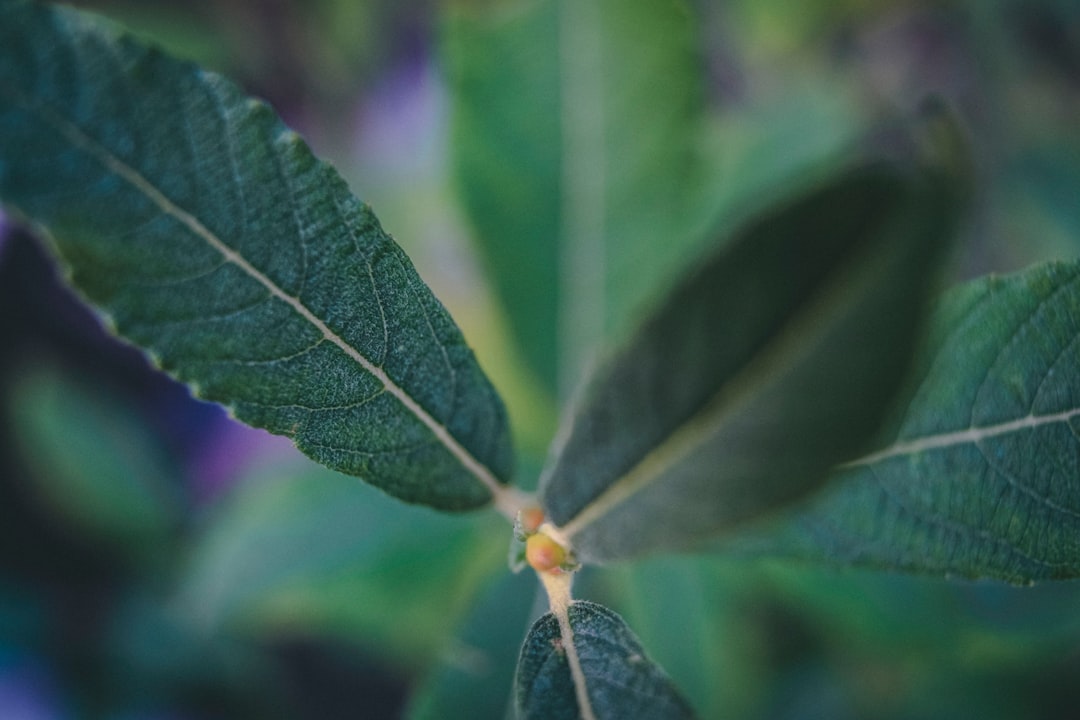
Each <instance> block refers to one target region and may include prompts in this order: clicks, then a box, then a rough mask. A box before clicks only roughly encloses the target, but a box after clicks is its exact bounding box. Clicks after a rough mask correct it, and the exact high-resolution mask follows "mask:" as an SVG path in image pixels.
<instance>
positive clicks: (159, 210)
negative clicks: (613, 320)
mask: <svg viewBox="0 0 1080 720" xmlns="http://www.w3.org/2000/svg"><path fill="white" fill-rule="evenodd" d="M4 12H5V22H4V30H3V34H4V47H5V48H6V50H5V53H4V55H3V59H2V60H0V62H2V65H0V125H2V126H3V129H4V131H5V132H4V133H3V135H4V140H3V141H0V158H2V160H0V197H2V198H3V199H4V201H5V203H6V204H7V205H8V206H9V207H11V208H13V209H15V210H17V211H18V212H19V213H20V214H21V215H23V216H25V217H27V218H30V219H32V220H33V221H34V222H36V223H38V224H39V225H40V226H42V227H43V228H44V229H45V230H46V231H47V232H48V234H49V235H50V236H51V239H52V240H53V242H54V244H55V246H56V247H57V249H58V250H59V253H60V255H61V256H62V257H63V259H64V261H65V262H66V263H67V265H68V266H69V267H70V270H71V274H72V280H73V282H74V283H75V285H76V286H77V287H78V288H79V289H80V290H81V292H83V293H84V294H85V295H86V296H87V297H89V298H90V299H91V300H93V301H94V302H96V303H98V304H99V305H100V306H101V307H102V308H103V309H104V310H105V311H106V312H107V313H109V315H110V317H111V319H112V320H113V322H114V323H115V325H116V327H117V329H118V330H119V332H120V333H121V334H122V335H124V336H125V337H127V338H128V339H129V340H131V341H133V342H135V343H136V344H139V345H141V346H143V347H145V348H147V349H148V350H149V351H150V352H151V353H152V354H153V355H154V356H155V357H156V359H158V360H159V362H160V364H161V365H162V367H163V368H164V369H166V370H167V371H169V372H171V373H173V374H174V375H176V376H177V377H178V378H180V379H181V380H183V381H185V382H188V383H189V384H192V385H193V387H194V388H195V389H196V390H197V391H199V393H200V394H201V395H202V396H203V397H205V398H207V399H211V400H215V401H218V402H222V403H223V404H226V405H228V406H230V408H231V409H232V411H233V412H234V413H235V414H236V415H237V417H239V418H240V419H242V420H244V421H245V422H248V423H249V424H252V425H255V426H258V427H264V428H266V429H268V430H270V431H271V432H276V433H279V434H286V435H290V436H292V437H293V438H294V440H295V441H296V442H297V445H298V446H299V447H300V448H301V449H302V450H303V451H304V452H306V453H307V454H309V455H310V456H312V457H313V458H315V459H316V460H318V461H319V462H322V463H324V464H327V465H329V466H330V467H333V468H334V469H337V470H341V471H344V472H346V473H349V474H353V475H360V476H363V477H365V479H367V480H368V481H370V482H373V484H376V485H378V486H379V487H381V488H382V489H384V490H386V491H387V492H390V493H391V494H394V495H396V496H398V497H400V498H402V499H405V500H408V501H411V502H423V503H427V504H431V505H434V506H436V507H440V508H444V509H465V508H470V507H476V506H479V505H482V504H484V503H486V502H488V501H489V500H490V499H491V498H492V496H495V497H496V499H498V498H499V496H500V494H501V487H502V484H503V483H504V482H505V481H506V480H507V479H508V477H509V475H510V471H511V466H512V450H511V448H510V443H509V431H508V428H507V424H506V420H505V412H504V411H503V408H502V405H501V401H500V400H499V398H498V396H497V395H496V393H495V391H494V389H493V388H492V387H491V385H490V383H488V381H487V379H486V378H485V377H484V376H483V373H482V372H481V370H480V369H479V366H478V365H477V364H476V362H475V358H473V356H472V353H471V351H470V350H469V349H468V347H467V346H466V345H465V342H464V339H463V338H462V337H461V334H460V331H458V330H457V328H456V326H454V324H453V321H452V320H451V319H450V317H449V315H448V314H447V313H446V311H445V309H444V308H443V307H442V306H441V305H440V304H439V303H438V301H437V300H436V299H435V298H434V297H433V296H432V295H431V293H430V291H429V290H428V289H427V287H426V286H425V285H424V284H423V282H422V281H421V280H420V278H419V277H418V276H417V275H416V272H415V270H414V269H413V268H412V266H411V263H409V261H408V259H407V258H406V257H405V255H404V253H402V251H401V250H400V248H398V247H397V245H396V244H395V243H394V242H393V240H391V239H390V237H389V236H388V235H386V234H385V233H384V232H383V231H382V229H381V228H380V227H379V225H378V222H377V220H376V219H375V217H374V215H373V214H372V213H371V211H370V209H369V208H367V207H366V206H364V205H362V204H361V203H360V202H359V201H357V200H356V199H355V198H354V197H353V196H352V195H351V193H350V192H349V191H348V189H347V187H346V186H345V183H344V181H343V180H341V178H340V177H339V176H338V175H337V174H336V172H334V171H333V170H332V169H331V168H330V167H329V166H328V165H325V164H323V163H321V162H320V161H318V160H317V159H315V158H314V156H313V155H312V154H311V153H310V151H309V150H308V149H307V147H306V146H305V145H304V144H303V142H302V141H301V140H300V139H299V137H298V136H296V135H295V133H292V132H291V131H288V130H287V129H285V128H284V126H282V125H281V123H280V121H279V120H278V119H277V118H276V117H275V116H274V115H273V113H272V112H271V111H270V110H269V109H268V108H267V107H266V106H265V105H263V104H261V103H258V102H255V101H251V100H247V99H245V98H244V97H243V96H242V95H241V94H240V93H239V91H238V90H237V89H236V88H235V87H234V86H232V85H231V84H230V83H228V82H227V81H225V80H223V79H222V78H220V77H218V76H216V75H213V74H211V73H205V72H203V71H200V70H198V69H197V68H195V67H193V66H190V65H187V64H184V63H178V62H175V61H172V60H170V59H168V58H166V57H164V56H163V55H161V54H159V53H156V52H154V51H147V50H146V49H145V48H142V47H140V46H138V45H137V44H136V43H134V42H133V41H130V40H127V39H126V38H115V37H113V36H111V35H110V34H108V33H106V32H104V31H102V30H100V29H99V28H97V27H95V26H94V25H93V24H92V23H90V22H89V21H87V20H86V19H84V18H83V17H81V16H79V15H77V14H75V13H73V12H71V11H65V10H60V9H51V10H50V9H45V8H39V7H35V6H32V5H30V4H22V3H15V4H12V5H9V6H8V5H6V6H5V8H4ZM58 197H59V198H62V202H58ZM245 339H248V340H250V342H246V341H245ZM316 373H318V374H319V375H321V379H320V380H315V379H313V376H314V375H315V374H316ZM357 426H360V427H363V428H364V431H363V432H360V433H357V432H355V431H354V430H353V428H356V427H357ZM417 468H428V470H427V471H426V477H425V478H422V479H418V477H417Z"/></svg>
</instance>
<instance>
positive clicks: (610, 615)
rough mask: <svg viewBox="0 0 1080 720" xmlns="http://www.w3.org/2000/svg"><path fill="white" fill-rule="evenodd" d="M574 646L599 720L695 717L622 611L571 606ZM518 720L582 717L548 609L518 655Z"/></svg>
mask: <svg viewBox="0 0 1080 720" xmlns="http://www.w3.org/2000/svg"><path fill="white" fill-rule="evenodd" d="M569 616H570V626H571V627H572V628H573V633H574V645H575V647H576V648H577V652H578V657H579V658H580V660H581V667H582V671H583V673H584V675H585V680H586V686H587V688H588V694H589V702H590V703H591V705H592V710H593V712H594V714H595V715H596V717H597V718H598V719H599V720H605V719H608V718H610V719H611V720H616V719H620V720H621V719H623V718H635V717H640V718H655V720H676V719H680V718H692V717H693V716H694V713H693V710H691V709H690V706H689V705H688V704H687V703H686V701H685V700H684V699H683V698H682V697H681V696H680V695H679V693H678V691H677V690H676V689H675V687H674V686H673V685H672V683H671V680H670V679H669V678H668V677H667V675H665V674H664V672H663V670H661V669H660V668H659V666H657V665H656V664H655V663H653V662H652V661H651V660H649V658H648V657H646V655H645V651H644V650H643V649H642V647H641V643H640V642H639V641H638V639H637V637H635V636H634V634H633V632H631V630H630V629H629V628H628V627H627V626H626V624H625V623H624V622H623V621H622V618H620V617H619V616H618V615H616V614H615V613H614V612H612V611H611V610H609V609H607V608H605V607H603V606H602V605H597V604H596V603H592V602H587V601H578V602H575V603H573V604H572V605H570V607H569ZM516 705H517V710H518V718H519V720H533V719H535V720H541V719H543V720H578V718H579V717H580V714H579V711H578V704H577V699H576V697H575V694H574V683H573V679H572V678H571V674H570V669H569V664H568V662H567V660H566V655H565V652H564V651H563V649H562V638H561V635H560V632H559V622H558V620H556V618H555V616H554V615H553V614H551V613H548V614H546V615H544V616H543V617H541V618H540V619H539V620H537V621H536V623H535V624H533V626H532V629H531V630H530V631H529V634H528V637H526V639H525V644H524V646H523V647H522V649H521V656H520V658H519V659H518V671H517V679H516Z"/></svg>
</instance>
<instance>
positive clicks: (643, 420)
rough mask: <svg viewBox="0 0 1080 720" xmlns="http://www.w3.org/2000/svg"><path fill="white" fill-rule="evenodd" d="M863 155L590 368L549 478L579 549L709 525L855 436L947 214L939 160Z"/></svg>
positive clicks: (811, 467) (557, 517)
mask: <svg viewBox="0 0 1080 720" xmlns="http://www.w3.org/2000/svg"><path fill="white" fill-rule="evenodd" d="M906 170H909V171H910V172H905V168H904V167H903V165H902V164H895V165H894V164H893V163H871V164H869V165H866V166H863V167H859V168H855V169H852V170H849V171H847V172H845V173H843V174H841V175H840V176H839V177H836V178H834V179H832V180H831V181H830V182H828V183H826V184H824V185H823V186H821V187H820V188H817V189H815V190H814V191H812V192H808V193H807V194H805V195H804V196H803V197H801V198H799V199H798V200H796V201H793V202H791V203H790V204H788V205H787V206H786V207H781V208H779V209H776V210H774V211H773V212H771V213H769V214H767V215H765V216H764V217H762V218H760V219H759V220H757V221H756V222H754V223H750V224H748V226H747V227H745V228H744V229H743V231H742V232H741V233H740V234H739V236H738V237H737V238H736V239H734V240H733V241H731V242H728V243H726V244H725V245H724V246H723V247H722V248H721V251H720V252H718V253H716V254H715V255H714V256H713V257H711V258H709V259H706V260H705V261H704V263H703V264H702V265H701V266H700V267H699V268H698V269H697V270H696V271H695V272H694V273H692V274H691V275H690V276H689V277H687V278H686V279H685V280H684V281H683V282H682V283H681V284H679V285H678V286H677V287H676V288H675V289H674V291H673V292H672V293H671V295H670V296H669V297H668V298H667V299H666V300H665V301H664V302H663V303H662V304H661V305H660V307H659V309H658V310H657V311H656V312H655V313H654V314H653V315H652V317H651V318H650V319H649V320H648V321H647V322H645V323H644V324H643V325H642V327H641V329H640V330H639V332H638V333H637V334H636V336H635V337H634V338H633V339H632V340H631V342H630V343H628V344H627V345H626V346H624V347H623V348H621V349H620V350H619V351H618V352H617V353H616V354H615V355H614V356H613V358H612V359H611V360H610V361H609V362H608V364H607V365H606V367H604V368H602V369H601V371H600V372H599V373H598V374H597V375H596V377H595V378H594V380H593V381H592V382H591V384H590V386H589V388H588V391H587V392H586V394H585V396H584V399H583V400H582V402H581V403H580V406H579V409H578V411H577V413H576V416H575V418H574V419H573V422H572V425H571V426H570V429H569V433H568V434H567V436H566V439H565V441H564V443H563V444H562V445H561V447H557V448H556V450H555V457H556V460H555V463H554V465H553V467H552V470H551V472H550V473H549V474H548V475H547V476H546V477H545V479H544V481H543V482H542V492H543V502H544V505H545V508H546V509H547V512H548V516H549V517H550V519H551V521H552V522H554V523H555V524H557V525H559V526H560V527H561V528H562V532H563V534H564V536H566V537H567V538H568V539H570V541H571V542H572V543H573V546H574V549H575V552H576V553H577V554H578V556H579V558H581V559H583V560H591V561H607V560H615V559H620V558H627V557H632V556H635V555H641V554H643V553H645V552H649V551H655V550H659V549H679V548H686V547H690V546H693V545H695V544H698V543H700V542H701V541H702V540H703V539H705V538H707V537H709V536H713V535H716V534H718V533H722V532H725V531H728V530H730V529H731V528H732V527H734V526H737V525H739V524H740V523H744V522H746V521H749V520H753V519H756V518H758V517H760V516H761V515H763V514H766V513H770V512H772V511H774V510H776V509H777V508H779V507H781V506H783V505H785V504H787V503H789V502H792V501H794V500H796V499H798V498H800V497H801V496H803V495H805V494H806V493H807V492H809V491H810V490H813V489H815V488H817V487H818V486H819V485H820V484H821V482H822V481H823V480H824V478H825V477H826V475H827V474H828V470H829V469H830V468H831V467H832V466H833V465H834V464H835V463H837V462H839V461H841V460H842V459H844V458H847V457H851V456H852V455H853V454H854V453H856V452H859V451H861V450H863V449H865V447H866V444H867V443H868V442H869V441H870V440H871V439H872V438H873V436H874V433H875V432H876V430H877V428H878V425H879V420H880V418H881V417H882V416H883V415H884V413H885V411H886V410H887V409H888V405H889V402H890V401H891V399H892V397H893V395H894V394H895V393H896V391H897V390H898V388H899V386H900V384H901V382H902V381H903V379H904V377H905V376H906V373H907V372H908V369H909V364H910V363H909V360H910V357H911V355H912V348H913V347H914V345H915V341H916V338H917V333H918V331H919V329H920V328H921V324H922V319H923V315H924V311H925V306H926V305H927V303H928V298H929V293H930V292H931V291H932V290H933V289H934V288H935V282H934V281H935V279H936V277H937V275H938V273H937V268H938V266H939V264H940V261H941V259H942V255H943V251H945V250H947V249H948V247H949V246H950V238H951V236H952V234H953V229H954V224H955V220H956V215H957V203H956V189H955V187H954V185H953V180H952V178H950V177H949V176H948V174H946V173H942V172H940V171H939V170H938V169H931V168H923V169H919V170H917V171H915V170H914V169H911V168H907V169H906Z"/></svg>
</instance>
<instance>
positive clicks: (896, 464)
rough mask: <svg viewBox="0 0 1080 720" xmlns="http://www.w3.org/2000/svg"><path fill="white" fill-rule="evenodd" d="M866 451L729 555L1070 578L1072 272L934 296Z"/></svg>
mask: <svg viewBox="0 0 1080 720" xmlns="http://www.w3.org/2000/svg"><path fill="white" fill-rule="evenodd" d="M933 330H934V332H933V340H932V342H931V344H930V347H929V349H928V350H927V351H926V354H925V358H924V361H923V364H922V366H921V372H920V375H919V377H920V381H919V383H918V384H917V385H916V387H915V388H914V391H913V392H912V394H911V396H910V399H909V400H908V402H907V403H906V404H901V405H900V407H901V408H903V410H902V413H901V415H900V417H899V418H898V420H897V421H896V422H895V423H893V424H892V425H891V430H890V431H889V432H887V433H886V434H885V435H884V436H883V437H884V440H883V442H882V443H881V445H880V446H879V448H880V449H878V450H877V451H875V452H873V453H871V454H869V455H866V456H864V457H862V458H861V459H857V460H855V461H853V462H850V463H848V464H846V465H844V466H843V467H841V468H839V469H838V470H837V471H836V472H835V474H834V477H833V479H832V482H831V484H830V487H829V488H828V489H827V490H826V491H825V492H824V493H823V494H822V495H821V496H820V497H818V498H816V499H815V500H814V502H813V503H812V504H811V505H809V506H808V507H807V508H802V509H800V510H798V511H797V512H794V513H792V514H791V515H790V516H789V517H787V518H785V519H784V520H783V521H782V522H781V523H779V524H778V525H777V526H776V527H775V528H773V529H772V530H770V531H762V532H761V533H756V534H755V535H753V536H748V537H746V538H744V539H741V540H739V541H738V544H739V545H742V546H743V547H753V548H755V549H756V550H768V551H769V552H773V553H780V554H786V555H797V556H799V557H804V558H811V559H815V560H819V561H824V562H829V563H842V564H847V563H854V564H861V565H872V566H875V567H882V568H889V569H894V570H911V571H920V572H930V573H938V574H941V573H945V574H953V575H962V576H967V577H993V578H998V579H1002V580H1007V581H1009V582H1015V583H1023V582H1031V581H1034V580H1040V579H1049V578H1072V577H1080V500H1078V498H1080V443H1078V442H1077V433H1078V431H1080V264H1077V263H1068V264H1062V263H1051V264H1047V265H1042V266H1037V267H1034V268H1032V269H1030V270H1027V271H1025V272H1022V273H1018V274H1016V275H1011V276H1006V277H988V278H984V279H981V280H977V281H974V282H972V283H969V284H967V285H964V286H961V287H959V288H957V289H956V290H954V291H953V292H951V293H950V294H948V295H947V296H946V298H945V300H944V301H943V302H942V303H941V305H940V307H939V309H938V312H937V314H936V316H935V320H934V326H933Z"/></svg>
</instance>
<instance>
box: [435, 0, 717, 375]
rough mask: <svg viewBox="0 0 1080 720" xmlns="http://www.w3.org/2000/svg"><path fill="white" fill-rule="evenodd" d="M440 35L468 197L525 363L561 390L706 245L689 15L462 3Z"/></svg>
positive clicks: (655, 7)
mask: <svg viewBox="0 0 1080 720" xmlns="http://www.w3.org/2000/svg"><path fill="white" fill-rule="evenodd" d="M443 39H444V48H445V58H446V61H447V63H446V65H447V70H448V77H449V80H450V86H451V90H452V93H453V102H454V126H455V131H454V141H455V142H454V152H455V158H454V163H455V167H456V173H457V176H458V178H459V184H460V187H461V191H462V195H463V199H464V202H465V206H466V208H467V209H468V211H469V214H470V219H471V221H472V223H473V225H474V227H475V229H476V235H477V239H478V241H479V243H480V246H481V249H482V250H483V253H484V255H485V256H486V257H487V260H488V265H489V266H490V267H491V269H492V270H493V275H494V278H495V282H496V284H497V287H498V289H499V291H500V293H501V295H502V297H503V299H504V301H505V303H506V306H507V308H508V309H509V311H510V315H511V317H512V319H513V327H514V330H515V333H516V336H517V339H518V341H519V342H520V343H521V345H522V347H523V349H524V351H525V355H526V357H527V358H528V360H529V362H530V364H531V366H532V367H533V369H534V370H535V371H536V372H537V373H538V374H539V375H540V376H541V377H542V378H543V380H544V381H545V382H546V383H547V384H548V386H549V387H550V388H552V389H555V388H556V387H557V386H560V385H561V386H562V389H563V390H565V389H566V388H567V387H572V386H573V385H574V384H576V382H577V378H578V375H579V373H580V371H581V369H582V365H583V363H584V361H585V359H586V358H587V357H588V355H589V353H590V352H591V351H592V350H594V349H595V348H596V345H597V343H598V342H599V341H601V340H602V339H603V337H604V336H605V334H607V333H610V332H613V331H616V330H618V328H619V327H620V326H621V325H624V324H625V323H626V321H627V319H628V318H630V317H632V315H633V313H634V311H635V310H636V308H637V306H639V305H640V304H641V303H642V301H643V299H644V298H647V297H649V296H650V295H652V294H655V293H656V291H657V288H658V287H660V286H661V285H662V281H663V280H667V279H668V276H670V274H671V273H673V272H674V268H675V267H677V266H678V264H679V263H680V262H681V261H682V259H683V257H684V256H683V254H682V252H681V251H682V250H684V249H685V248H687V247H689V246H691V245H692V244H693V243H694V242H695V241H697V240H699V239H700V238H697V237H694V236H692V235H691V234H690V233H687V232H686V228H687V226H688V225H690V224H692V222H691V220H692V219H696V217H697V216H696V213H697V212H698V208H697V206H696V202H697V201H698V200H699V195H698V193H697V188H698V187H699V185H700V180H699V177H698V176H699V174H701V172H702V170H701V168H700V167H699V162H698V158H697V157H696V152H697V150H698V149H699V148H698V145H699V143H700V140H701V137H700V135H701V132H700V131H701V127H700V125H701V121H702V117H701V115H702V111H703V95H702V87H701V85H702V82H701V74H702V62H701V58H700V57H699V53H698V49H697V42H698V38H697V36H696V31H695V26H694V22H693V17H692V13H691V10H690V8H689V7H688V6H686V5H684V4H682V3H679V2H652V1H651V0H630V1H629V2H628V1H627V0H599V1H598V0H586V1H584V2H554V1H552V0H541V1H540V2H532V1H531V0H529V1H526V2H522V1H520V0H509V1H507V2H494V3H479V4H476V3H465V2H460V3H451V4H450V10H449V11H448V17H447V18H446V22H445V25H444V36H443ZM659 238H663V241H662V242H659V241H658V239H659Z"/></svg>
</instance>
